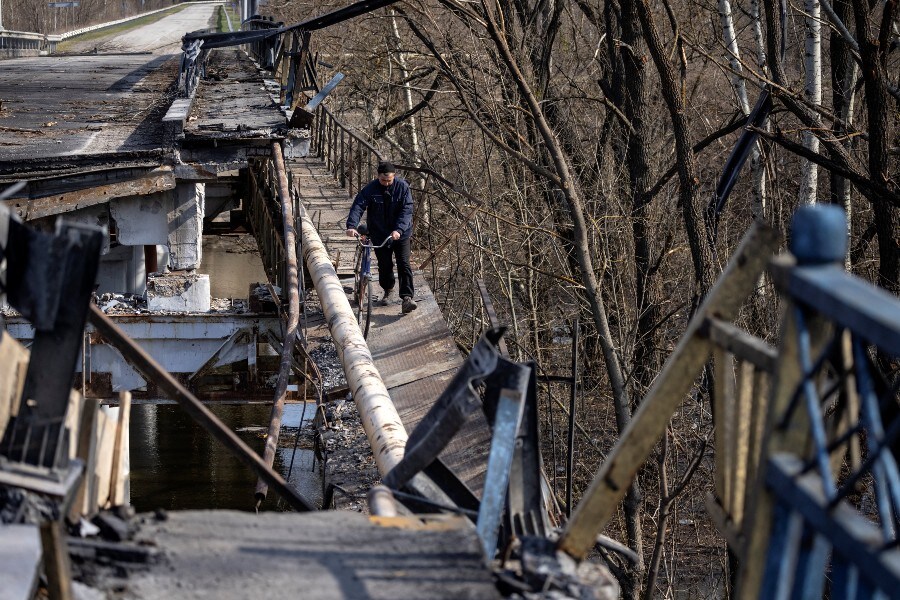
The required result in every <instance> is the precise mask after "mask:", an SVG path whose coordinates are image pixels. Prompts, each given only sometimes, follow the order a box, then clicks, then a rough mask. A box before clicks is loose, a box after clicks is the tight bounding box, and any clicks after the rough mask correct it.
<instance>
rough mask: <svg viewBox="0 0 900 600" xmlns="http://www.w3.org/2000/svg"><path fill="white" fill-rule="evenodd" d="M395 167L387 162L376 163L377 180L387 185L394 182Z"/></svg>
mask: <svg viewBox="0 0 900 600" xmlns="http://www.w3.org/2000/svg"><path fill="white" fill-rule="evenodd" d="M395 172H396V169H395V168H394V165H392V164H391V163H389V162H380V163H378V181H379V183H381V185H383V186H385V187H387V186H389V185H391V184H392V183H394V173H395Z"/></svg>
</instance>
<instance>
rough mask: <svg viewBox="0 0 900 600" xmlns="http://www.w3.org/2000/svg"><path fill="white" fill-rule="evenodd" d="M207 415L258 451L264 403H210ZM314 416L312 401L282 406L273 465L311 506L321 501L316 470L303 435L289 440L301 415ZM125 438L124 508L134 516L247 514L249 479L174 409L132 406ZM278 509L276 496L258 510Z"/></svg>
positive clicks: (252, 478)
mask: <svg viewBox="0 0 900 600" xmlns="http://www.w3.org/2000/svg"><path fill="white" fill-rule="evenodd" d="M304 406H305V407H306V411H305V414H304ZM210 410H212V412H213V413H214V414H215V415H216V416H217V417H218V418H219V419H221V420H222V422H223V423H225V425H226V426H228V427H229V428H231V429H232V430H233V431H235V432H236V433H237V434H238V436H239V437H240V438H241V439H242V440H243V441H244V442H245V443H247V444H248V445H249V446H250V447H251V448H253V449H254V450H256V451H258V452H259V453H260V454H262V449H263V445H264V443H265V435H266V429H267V428H268V423H269V415H270V412H271V407H270V406H268V405H260V404H244V405H227V406H211V407H210ZM314 414H315V405H314V404H311V403H310V404H306V405H304V404H288V405H286V406H285V409H284V419H283V427H285V430H284V431H283V433H282V436H281V443H280V446H281V447H280V448H279V451H278V454H277V455H276V456H275V465H274V467H275V470H276V471H278V472H279V473H280V474H281V476H282V477H284V478H285V479H286V480H288V482H290V483H291V484H292V485H293V486H294V487H295V488H297V489H299V490H300V491H301V493H303V494H304V495H305V496H306V497H307V498H309V499H310V500H312V501H314V502H316V503H318V502H320V501H321V497H322V478H321V465H320V464H318V463H315V464H314V457H313V451H312V449H311V448H309V442H308V439H309V438H305V437H302V436H301V439H300V440H299V443H298V447H297V449H296V450H295V449H294V435H292V434H293V433H296V432H297V430H298V429H299V425H300V423H301V417H302V418H303V419H304V423H305V422H308V421H309V420H310V419H311V418H312V417H313V415H314ZM130 435H131V453H130V456H131V504H132V506H134V508H135V510H137V511H138V512H146V511H153V510H156V509H158V508H162V509H165V510H187V509H233V510H252V509H253V507H254V504H255V500H254V497H253V493H254V489H255V485H256V476H255V475H254V474H253V472H252V471H251V470H250V469H249V468H248V467H247V466H246V465H244V463H242V462H241V461H240V460H238V459H237V458H236V457H235V456H233V455H232V454H230V453H229V452H228V450H227V449H226V448H225V447H224V446H223V445H222V444H220V443H219V442H218V441H216V440H215V439H213V438H212V437H211V436H210V435H209V433H208V432H207V431H206V430H204V429H203V428H202V427H201V426H200V425H198V424H197V423H196V422H195V421H194V420H193V419H192V418H191V417H190V416H189V415H188V414H187V413H186V412H184V410H182V408H181V407H180V406H178V405H174V404H157V405H154V404H138V405H134V406H132V407H131V427H130ZM304 446H305V447H304ZM292 458H293V461H292ZM292 462H293V464H292ZM277 507H278V501H277V497H276V496H275V495H274V494H271V493H270V494H269V496H268V498H267V499H266V501H265V503H264V504H263V506H262V508H263V509H276V508H277Z"/></svg>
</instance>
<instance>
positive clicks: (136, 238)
mask: <svg viewBox="0 0 900 600" xmlns="http://www.w3.org/2000/svg"><path fill="white" fill-rule="evenodd" d="M174 202H175V201H174V200H173V192H171V191H167V192H159V193H156V194H147V195H145V196H129V197H127V198H116V199H115V200H112V201H110V203H109V213H110V215H111V216H112V218H113V219H115V221H116V230H117V231H118V239H119V243H121V244H127V245H129V246H144V245H149V244H166V243H168V241H169V212H170V211H171V210H172V207H173V204H174Z"/></svg>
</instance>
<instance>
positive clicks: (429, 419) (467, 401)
mask: <svg viewBox="0 0 900 600" xmlns="http://www.w3.org/2000/svg"><path fill="white" fill-rule="evenodd" d="M503 333H504V328H495V329H491V330H489V331H487V332H486V333H485V334H484V335H483V336H482V337H481V339H480V340H479V341H478V343H477V344H476V345H475V347H474V348H473V349H472V352H471V353H470V354H469V357H468V358H467V359H466V361H465V363H463V365H462V366H461V367H460V369H459V371H457V373H456V375H455V376H454V377H453V379H452V380H451V381H450V383H449V384H448V385H447V388H446V389H445V390H444V392H443V393H442V394H441V396H440V397H439V398H438V400H437V402H435V404H434V405H433V406H432V408H431V410H429V411H428V413H427V414H426V415H425V417H424V418H423V419H422V421H421V422H420V423H419V425H418V426H417V427H416V428H415V429H414V430H413V432H412V433H411V434H410V436H409V441H408V442H407V445H406V452H405V454H404V457H403V460H401V461H400V463H399V464H397V465H396V466H395V467H394V469H392V470H391V471H390V472H389V473H388V474H387V475H386V476H385V478H384V484H385V485H386V486H387V487H388V488H390V489H393V490H398V491H404V492H413V491H415V489H414V488H413V487H412V486H410V485H409V484H410V482H411V481H412V479H413V477H414V476H415V475H417V474H419V473H424V474H427V475H428V476H429V478H430V479H431V480H432V481H433V482H434V483H435V484H436V485H437V486H438V487H439V488H440V489H441V491H442V492H443V493H444V494H446V496H447V497H449V498H451V499H453V500H454V502H455V503H456V504H457V506H458V507H459V508H460V509H462V510H461V511H460V512H464V513H465V514H468V515H470V517H471V513H472V511H477V518H476V525H477V529H478V532H479V536H480V537H481V540H482V544H483V546H484V550H485V555H486V556H487V557H488V558H491V557H493V556H494V554H495V553H496V551H497V548H498V541H499V543H500V545H501V546H503V545H505V544H508V543H509V542H510V541H511V540H512V539H513V538H515V537H517V536H521V535H528V534H531V535H546V534H547V533H548V531H549V527H548V523H549V521H550V517H549V515H548V514H547V511H546V510H545V508H544V507H545V506H547V502H546V498H543V497H542V490H543V489H544V488H543V487H542V485H541V484H542V479H541V478H542V475H541V464H540V456H539V454H538V448H539V447H540V440H539V438H538V428H537V380H536V377H535V369H534V365H533V364H530V363H517V362H514V361H511V360H509V359H507V358H505V357H503V356H501V354H500V351H499V348H498V345H499V342H500V340H501V339H502V336H503ZM479 409H481V410H483V411H484V413H485V416H486V418H487V420H488V423H489V424H490V425H491V427H492V430H493V438H492V442H491V451H490V455H489V457H488V470H487V479H486V481H485V485H484V492H483V495H482V498H481V500H480V501H478V500H477V499H476V498H475V496H474V494H472V492H471V491H470V490H469V489H468V488H467V487H466V486H465V484H463V483H462V482H461V481H459V479H458V478H456V476H455V475H454V474H453V473H452V472H451V471H450V470H449V469H447V468H446V466H445V465H444V464H443V463H442V462H441V460H440V458H439V455H440V453H441V452H442V451H443V450H444V448H446V447H447V445H448V444H449V443H450V440H451V439H452V438H453V437H454V436H455V435H456V434H457V433H458V432H459V430H460V429H461V428H462V426H463V425H464V424H465V422H466V420H467V419H468V418H469V417H470V416H471V415H472V414H473V413H474V412H475V411H477V410H479ZM404 497H405V496H404ZM427 499H428V500H431V501H437V499H436V498H427ZM412 503H413V504H415V502H414V501H413V502H412ZM430 506H431V505H430V504H429V507H430ZM504 515H505V518H504Z"/></svg>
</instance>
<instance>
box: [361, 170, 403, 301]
mask: <svg viewBox="0 0 900 600" xmlns="http://www.w3.org/2000/svg"><path fill="white" fill-rule="evenodd" d="M363 211H367V215H368V216H367V222H368V227H369V234H368V235H369V237H370V238H371V240H372V243H373V244H374V245H376V246H377V245H379V244H381V243H382V242H384V240H385V239H387V238H388V237H390V238H391V239H392V242H391V243H390V245H388V246H385V247H384V248H376V249H375V256H376V257H377V258H378V283H379V284H380V285H381V289H383V290H384V295H383V296H382V297H381V300H380V301H379V304H380V305H381V306H388V305H389V304H391V302H393V301H394V299H395V298H396V297H395V296H394V295H393V292H394V283H395V279H394V264H393V259H394V257H396V259H397V275H398V277H399V279H400V298H401V300H402V301H403V304H402V310H403V314H407V313H411V312H412V311H414V310H416V308H417V306H416V302H415V300H413V295H414V290H413V274H412V267H411V266H410V264H409V250H410V246H411V245H412V239H411V238H412V215H413V200H412V192H410V190H409V184H408V183H407V182H406V180H404V179H403V178H401V177H397V176H396V169H395V168H394V165H392V164H391V163H389V162H382V163H379V165H378V178H377V179H374V180H372V181H370V182H369V183H368V184H366V187H364V188H363V189H361V190H360V191H359V193H358V194H356V198H354V200H353V206H351V207H350V214H349V216H347V235H348V236H350V237H355V236H356V235H358V232H357V231H356V226H357V225H359V220H360V218H361V217H362V214H363Z"/></svg>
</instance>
